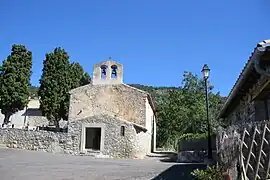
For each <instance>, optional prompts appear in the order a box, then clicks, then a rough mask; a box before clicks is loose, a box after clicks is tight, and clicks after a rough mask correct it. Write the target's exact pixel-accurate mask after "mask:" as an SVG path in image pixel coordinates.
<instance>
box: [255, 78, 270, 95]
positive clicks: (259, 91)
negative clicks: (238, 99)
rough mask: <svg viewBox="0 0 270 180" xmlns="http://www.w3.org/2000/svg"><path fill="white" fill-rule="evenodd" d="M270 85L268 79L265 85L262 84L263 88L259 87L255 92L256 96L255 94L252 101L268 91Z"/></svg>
mask: <svg viewBox="0 0 270 180" xmlns="http://www.w3.org/2000/svg"><path fill="white" fill-rule="evenodd" d="M269 85H270V80H269V79H267V80H266V82H265V83H264V84H262V85H261V86H259V87H257V88H256V90H255V94H254V96H253V98H252V100H254V99H256V98H257V97H258V96H259V95H260V94H261V93H262V92H263V91H264V89H266V87H268V86H269Z"/></svg>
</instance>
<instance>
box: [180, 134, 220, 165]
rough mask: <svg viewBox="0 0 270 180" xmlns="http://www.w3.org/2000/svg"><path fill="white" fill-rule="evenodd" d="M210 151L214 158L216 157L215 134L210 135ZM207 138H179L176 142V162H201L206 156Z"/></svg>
mask: <svg viewBox="0 0 270 180" xmlns="http://www.w3.org/2000/svg"><path fill="white" fill-rule="evenodd" d="M211 140H212V142H211V143H212V152H213V157H214V159H215V158H216V156H215V152H216V135H214V136H212V137H211ZM207 151H208V139H207V138H202V139H188V140H184V139H181V140H179V142H178V158H177V162H181V163H203V162H204V161H205V158H206V157H207Z"/></svg>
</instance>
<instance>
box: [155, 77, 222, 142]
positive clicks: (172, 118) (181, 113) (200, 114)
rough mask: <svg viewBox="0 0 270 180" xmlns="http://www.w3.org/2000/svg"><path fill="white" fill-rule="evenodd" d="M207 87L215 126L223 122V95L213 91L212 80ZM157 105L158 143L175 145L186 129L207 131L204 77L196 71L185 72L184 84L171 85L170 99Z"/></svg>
mask: <svg viewBox="0 0 270 180" xmlns="http://www.w3.org/2000/svg"><path fill="white" fill-rule="evenodd" d="M208 84H209V82H208ZM208 87H209V89H208V90H209V91H208V92H209V110H210V119H211V125H212V126H211V127H212V129H213V130H214V129H215V128H216V127H217V126H218V125H220V121H218V119H217V115H218V112H219V111H220V108H221V106H222V104H223V98H222V97H221V96H220V94H219V93H216V94H214V93H213V92H212V90H213V88H214V87H213V86H212V85H211V84H209V85H208ZM158 107H159V113H158V117H157V118H158V123H157V126H158V132H157V139H158V146H168V145H172V143H174V141H175V140H177V138H178V137H179V136H181V135H183V134H186V133H204V132H206V131H207V120H206V107H205V92H204V80H203V79H202V78H199V77H198V76H197V75H194V74H192V73H190V72H185V73H184V78H183V81H182V85H181V87H179V88H177V89H172V90H171V91H170V92H169V96H168V99H167V100H166V101H163V102H162V103H161V104H160V105H159V106H158Z"/></svg>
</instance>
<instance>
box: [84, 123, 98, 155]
mask: <svg viewBox="0 0 270 180" xmlns="http://www.w3.org/2000/svg"><path fill="white" fill-rule="evenodd" d="M100 140H101V128H100V127H86V128H85V149H91V150H98V151H100Z"/></svg>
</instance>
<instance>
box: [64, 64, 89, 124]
mask: <svg viewBox="0 0 270 180" xmlns="http://www.w3.org/2000/svg"><path fill="white" fill-rule="evenodd" d="M90 82H91V78H90V76H89V74H88V73H87V72H84V70H83V68H82V66H81V65H80V64H79V63H71V64H70V65H69V90H71V89H74V88H77V87H80V86H84V85H87V84H89V83H90ZM69 99H70V95H69V93H68V92H67V93H66V95H65V102H64V106H63V110H62V111H61V112H63V114H62V118H63V119H64V120H68V110H69Z"/></svg>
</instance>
